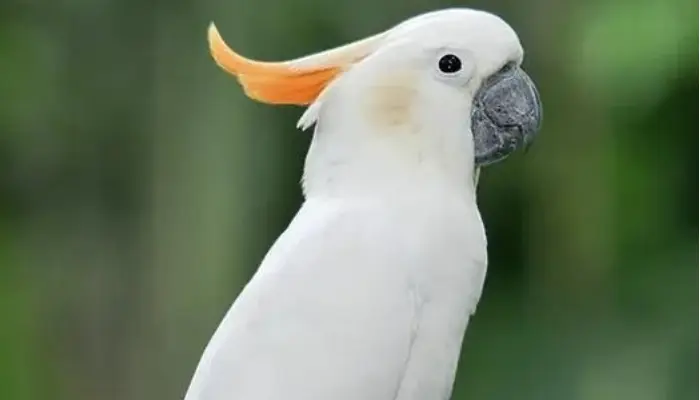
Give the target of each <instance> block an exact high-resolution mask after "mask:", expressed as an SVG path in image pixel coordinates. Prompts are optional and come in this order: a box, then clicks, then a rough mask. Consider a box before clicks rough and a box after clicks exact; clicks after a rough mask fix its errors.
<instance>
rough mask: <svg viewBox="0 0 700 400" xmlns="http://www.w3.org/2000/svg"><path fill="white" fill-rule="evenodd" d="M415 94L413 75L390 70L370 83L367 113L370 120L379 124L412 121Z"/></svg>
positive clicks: (393, 124)
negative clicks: (388, 73) (387, 73)
mask: <svg viewBox="0 0 700 400" xmlns="http://www.w3.org/2000/svg"><path fill="white" fill-rule="evenodd" d="M415 96H416V87H415V76H414V75H413V74H411V73H409V72H405V71H404V72H392V74H391V75H385V76H383V77H381V79H380V80H378V81H377V82H374V84H373V85H371V90H370V91H369V92H368V100H367V113H368V114H369V117H370V120H371V121H373V122H374V123H376V124H378V125H381V126H399V125H402V126H403V125H407V124H410V123H412V113H413V105H414V103H415V101H414V99H415Z"/></svg>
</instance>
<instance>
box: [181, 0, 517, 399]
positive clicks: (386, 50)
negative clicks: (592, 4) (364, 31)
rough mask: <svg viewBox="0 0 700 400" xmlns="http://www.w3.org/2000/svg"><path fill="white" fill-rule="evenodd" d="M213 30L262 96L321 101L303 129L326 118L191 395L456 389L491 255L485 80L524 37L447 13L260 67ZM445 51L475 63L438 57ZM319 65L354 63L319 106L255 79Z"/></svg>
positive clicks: (396, 395)
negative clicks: (482, 131) (275, 231)
mask: <svg viewBox="0 0 700 400" xmlns="http://www.w3.org/2000/svg"><path fill="white" fill-rule="evenodd" d="M210 35H212V36H210V40H213V42H212V43H214V44H212V49H213V50H212V52H213V53H214V55H215V58H216V59H217V62H219V64H220V65H222V67H224V68H225V69H227V70H228V71H229V72H232V73H234V74H236V75H237V76H238V77H239V79H240V80H241V83H242V84H243V85H244V87H245V88H246V92H247V93H248V94H249V95H251V97H253V98H256V99H258V100H262V101H266V102H270V103H285V102H286V103H289V104H304V105H309V106H310V107H309V108H308V109H307V112H306V113H305V114H304V116H303V117H302V119H301V120H300V126H301V127H302V128H308V127H310V126H311V125H313V124H316V125H317V126H316V131H315V133H314V138H313V142H312V145H311V148H310V150H309V153H308V156H307V160H306V166H305V173H304V192H305V197H306V199H305V201H304V204H303V205H302V207H301V209H300V210H299V212H298V214H297V215H296V216H295V217H294V219H293V221H292V222H291V224H290V225H289V227H288V228H287V229H286V230H285V232H284V233H283V234H282V235H281V236H280V237H279V239H278V240H277V241H276V242H275V244H274V245H273V246H272V248H271V249H270V251H269V252H268V254H267V256H266V257H265V259H264V260H263V262H262V264H261V265H260V267H259V269H258V270H257V272H256V273H255V275H254V277H253V278H252V279H251V281H250V282H249V283H248V285H247V286H246V287H245V289H244V290H243V291H242V293H241V294H240V295H239V297H238V298H237V299H236V300H235V302H234V303H233V305H232V307H231V308H230V310H229V311H228V313H227V314H226V316H225V317H224V319H223V321H222V322H221V324H220V326H219V327H218V329H217V330H216V332H215V334H214V336H213V337H212V339H211V341H210V342H209V344H208V346H207V348H206V350H205V352H204V354H203V356H202V358H201V360H200V363H199V365H198V367H197V369H196V372H195V374H194V377H193V379H192V382H191V384H190V387H189V389H188V392H187V395H186V397H185V399H186V400H278V399H279V400H282V399H284V400H288V399H293V400H296V399H299V400H321V399H323V400H329V399H332V400H345V399H347V400H393V399H400V400H409V399H411V400H438V399H447V398H449V396H450V393H451V391H452V385H453V381H454V376H455V372H456V367H457V360H458V358H459V353H460V348H461V344H462V338H463V335H464V332H465V330H466V327H467V324H468V322H469V318H470V316H471V315H472V313H473V312H474V311H475V309H476V306H477V303H478V301H479V298H480V296H481V291H482V287H483V284H484V277H485V274H486V264H487V255H486V237H485V233H484V227H483V224H482V221H481V217H480V215H479V210H478V208H477V202H476V183H475V176H474V171H475V169H476V168H477V167H478V166H479V165H475V162H474V159H475V149H474V146H475V145H474V143H475V137H474V135H473V133H472V129H471V126H472V121H471V118H470V113H471V110H472V106H473V102H474V98H475V95H476V93H477V91H478V90H479V88H480V87H481V86H482V84H483V82H484V81H485V79H486V78H487V77H489V76H492V75H493V74H494V73H496V71H498V70H499V69H500V68H501V67H502V66H503V65H504V64H505V63H507V62H509V61H510V62H515V63H517V64H518V65H519V63H520V61H521V60H522V49H521V47H520V44H519V42H518V39H517V36H516V35H515V33H514V32H513V31H512V30H511V29H510V27H508V25H507V24H505V23H504V22H503V21H502V20H501V19H499V18H497V17H495V16H493V15H491V14H487V13H483V12H478V11H473V10H466V9H453V10H443V11H439V12H434V13H429V14H426V15H422V16H419V17H416V18H414V19H412V20H409V21H408V22H406V23H404V24H401V25H399V26H398V27H396V28H393V29H391V30H389V31H387V32H385V33H382V34H380V35H377V36H375V37H373V38H371V39H370V40H366V41H364V42H362V43H361V44H360V45H350V46H348V47H347V49H350V50H347V49H346V50H343V48H341V49H340V50H337V49H336V50H335V51H332V52H327V53H321V54H319V55H314V56H310V57H307V58H304V59H302V60H303V62H301V61H299V60H297V61H291V62H286V63H280V64H269V65H267V64H266V65H262V64H257V66H247V65H248V64H246V65H243V64H235V63H241V62H243V61H241V59H242V58H241V57H240V56H238V55H237V54H235V53H232V52H231V51H230V49H226V52H228V53H221V52H219V53H216V52H217V51H219V50H221V48H219V50H217V49H216V46H217V45H216V40H217V38H218V34H216V32H215V31H210ZM221 51H223V50H221ZM344 52H345V53H347V54H345V53H344ZM446 52H449V53H450V54H457V55H459V56H460V59H461V62H462V69H461V71H463V72H460V73H458V74H451V75H445V74H442V73H441V71H440V70H439V69H437V68H436V63H437V60H439V59H440V58H441V57H442V55H443V54H445V53H446ZM217 54H219V55H217ZM221 54H225V55H223V56H222V55H221ZM329 54H331V55H332V56H330V57H329ZM338 54H340V56H339V55H338ZM222 57H238V58H236V59H232V60H233V61H231V62H230V63H229V64H227V61H226V60H225V59H223V58H222ZM338 59H342V60H343V61H342V62H339V61H338ZM324 60H325V62H324ZM328 60H330V61H328ZM245 62H249V63H256V62H254V61H251V60H246V61H245ZM234 64H235V65H234ZM227 65H228V67H227ZM231 65H233V67H231ZM250 65H253V64H250ZM300 65H303V67H300ZM277 66H279V67H277ZM282 66H284V68H289V69H288V70H287V72H284V71H283V70H282V69H281V68H283V67H282ZM314 66H317V67H318V66H320V67H319V68H322V69H324V70H327V68H328V67H329V66H331V67H336V66H338V67H342V68H339V69H338V71H337V72H336V73H334V74H332V76H330V77H329V78H328V79H326V81H324V85H323V86H322V87H321V88H319V90H318V93H314V94H313V95H312V98H310V99H308V101H302V100H303V99H298V98H296V97H294V96H296V95H292V96H291V97H289V96H290V95H289V94H288V93H287V92H284V94H279V93H278V92H275V91H274V89H270V88H269V87H267V86H260V87H258V86H256V85H257V84H258V83H259V82H263V79H262V78H261V79H258V80H256V79H255V78H256V76H258V75H259V76H261V77H265V78H267V79H268V80H269V79H273V78H274V79H283V80H284V79H307V78H299V77H300V76H309V74H310V73H317V72H318V71H319V69H315V70H311V69H308V70H307V69H305V68H313V67H314ZM246 68H248V69H246ZM255 68H273V70H264V71H263V72H260V71H258V70H255ZM274 68H279V69H274ZM261 71H262V70H261ZM266 71H267V72H266ZM269 71H272V72H269ZM280 71H281V72H280ZM289 71H292V72H289ZM300 71H301V72H300ZM309 71H310V72H309ZM314 71H316V72H314ZM302 72H304V73H306V75H303V73H302ZM256 73H257V74H258V75H255V74H256ZM282 73H286V74H287V75H284V76H283V77H282V78H276V77H277V76H278V75H279V74H282ZM266 74H269V76H270V78H268V75H266ZM275 74H278V75H275ZM284 82H285V83H284V84H285V85H286V84H287V83H286V82H287V81H286V80H285V81H284ZM303 84H304V85H308V84H309V83H308V82H307V81H304V83H303ZM246 85H247V86H246ZM260 85H262V84H260ZM290 85H292V86H293V84H290ZM295 93H297V92H295ZM298 93H301V92H298ZM284 96H287V97H284ZM278 98H279V99H282V100H280V101H275V99H278ZM290 98H291V99H292V100H289V99H290Z"/></svg>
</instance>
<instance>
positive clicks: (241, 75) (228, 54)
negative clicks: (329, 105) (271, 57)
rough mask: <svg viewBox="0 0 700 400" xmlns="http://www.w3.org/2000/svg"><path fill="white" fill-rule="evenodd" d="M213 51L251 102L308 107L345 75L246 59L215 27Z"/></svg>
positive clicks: (211, 41)
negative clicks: (225, 40)
mask: <svg viewBox="0 0 700 400" xmlns="http://www.w3.org/2000/svg"><path fill="white" fill-rule="evenodd" d="M208 39H209V50H210V52H211V55H212V57H213V58H214V61H216V63H217V64H218V65H219V67H221V68H222V69H223V70H224V71H226V72H228V73H229V74H231V75H234V76H236V77H237V78H238V81H239V82H240V84H241V86H242V87H243V91H244V92H245V94H246V95H247V96H248V97H250V98H251V99H254V100H257V101H260V102H262V103H267V104H291V105H308V104H311V103H313V102H314V101H315V100H316V98H317V97H318V95H319V94H320V93H321V91H323V89H324V88H325V87H326V86H327V85H328V84H329V83H330V82H331V81H332V80H333V79H334V78H335V77H336V76H338V74H339V73H340V72H342V67H341V66H337V65H330V66H329V65H325V66H324V65H320V66H316V67H313V66H312V67H297V68H295V67H293V66H291V65H289V64H288V63H285V62H264V61H256V60H251V59H248V58H245V57H243V56H241V55H240V54H238V53H236V52H235V51H233V50H232V49H231V48H230V47H229V46H228V45H227V44H226V42H224V40H223V39H222V38H221V35H220V34H219V31H218V30H217V29H216V26H214V24H211V25H210V26H209V31H208Z"/></svg>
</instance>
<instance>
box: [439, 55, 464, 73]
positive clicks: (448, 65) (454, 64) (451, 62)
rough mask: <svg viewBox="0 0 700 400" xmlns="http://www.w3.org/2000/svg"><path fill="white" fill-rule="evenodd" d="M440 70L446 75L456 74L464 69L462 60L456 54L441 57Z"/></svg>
mask: <svg viewBox="0 0 700 400" xmlns="http://www.w3.org/2000/svg"><path fill="white" fill-rule="evenodd" d="M438 68H439V69H440V71H442V72H444V73H446V74H454V73H456V72H459V71H460V70H461V69H462V60H460V59H459V57H457V56H456V55H454V54H445V55H444V56H442V57H440V60H439V61H438Z"/></svg>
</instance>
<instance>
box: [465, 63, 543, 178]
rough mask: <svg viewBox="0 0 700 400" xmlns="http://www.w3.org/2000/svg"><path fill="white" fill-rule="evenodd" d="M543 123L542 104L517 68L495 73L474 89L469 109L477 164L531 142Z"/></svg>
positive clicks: (493, 161)
mask: <svg viewBox="0 0 700 400" xmlns="http://www.w3.org/2000/svg"><path fill="white" fill-rule="evenodd" d="M541 124H542V103H541V102H540V96H539V94H538V92H537V88H536V87H535V84H534V83H533V82H532V79H530V77H529V76H528V75H527V74H526V73H525V71H523V70H522V69H520V68H517V69H514V70H511V71H508V72H505V73H498V74H496V75H493V76H492V77H490V78H489V79H487V80H486V81H485V82H484V84H483V85H482V86H481V88H480V89H479V90H478V91H477V93H476V96H475V98H474V104H473V109H472V134H473V136H474V155H475V163H476V166H485V165H489V164H493V163H496V162H499V161H502V160H503V159H505V158H506V157H508V156H509V155H510V154H511V153H513V152H514V151H515V150H517V149H518V148H521V147H524V148H527V147H529V146H530V144H532V142H533V141H534V139H535V136H536V135H537V132H538V131H539V129H540V126H541Z"/></svg>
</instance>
